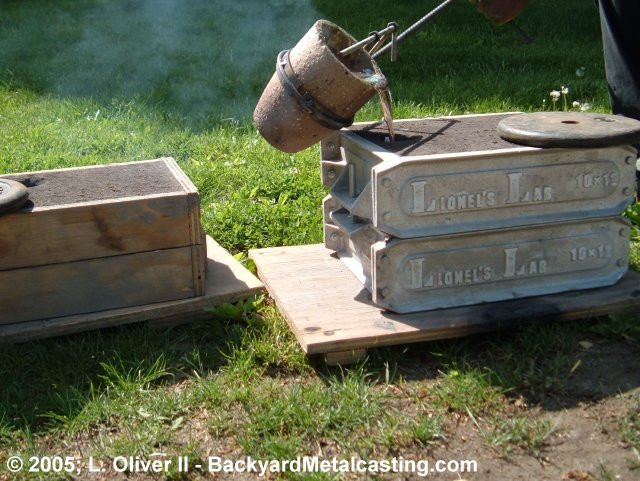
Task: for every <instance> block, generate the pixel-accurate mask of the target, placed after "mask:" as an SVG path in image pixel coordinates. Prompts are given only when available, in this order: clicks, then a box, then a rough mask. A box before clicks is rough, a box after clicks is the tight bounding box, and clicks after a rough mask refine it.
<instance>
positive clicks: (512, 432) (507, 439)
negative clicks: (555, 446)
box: [484, 416, 556, 460]
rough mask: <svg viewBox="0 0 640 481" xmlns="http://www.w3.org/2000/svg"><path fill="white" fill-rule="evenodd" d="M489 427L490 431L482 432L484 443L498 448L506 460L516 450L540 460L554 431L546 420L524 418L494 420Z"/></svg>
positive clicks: (551, 424)
mask: <svg viewBox="0 0 640 481" xmlns="http://www.w3.org/2000/svg"><path fill="white" fill-rule="evenodd" d="M490 425H491V427H490V429H489V430H487V431H485V432H484V437H485V441H486V442H487V443H488V444H489V445H491V446H495V447H498V448H500V450H501V453H502V455H503V456H504V457H506V458H509V457H510V456H511V455H512V454H513V453H514V450H515V449H518V450H522V451H524V452H526V453H528V454H530V455H532V456H534V457H535V458H537V459H539V460H540V459H542V457H543V450H544V448H545V447H547V446H548V444H549V438H550V437H551V436H552V435H553V433H554V432H555V431H556V427H555V426H554V425H553V423H551V422H550V421H548V420H546V419H529V418H526V417H524V416H516V417H512V418H508V419H501V418H495V419H493V420H492V422H491V423H490Z"/></svg>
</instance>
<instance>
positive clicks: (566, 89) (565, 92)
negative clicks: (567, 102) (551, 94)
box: [560, 85, 569, 95]
mask: <svg viewBox="0 0 640 481" xmlns="http://www.w3.org/2000/svg"><path fill="white" fill-rule="evenodd" d="M560 91H561V92H562V95H567V94H568V93H569V87H565V86H564V85H563V86H562V88H561V89H560Z"/></svg>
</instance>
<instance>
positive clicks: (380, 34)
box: [339, 22, 398, 55]
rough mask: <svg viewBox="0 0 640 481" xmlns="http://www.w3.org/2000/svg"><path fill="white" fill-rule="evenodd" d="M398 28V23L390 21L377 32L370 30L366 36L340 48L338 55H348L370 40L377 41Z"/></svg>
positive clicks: (367, 43)
mask: <svg viewBox="0 0 640 481" xmlns="http://www.w3.org/2000/svg"><path fill="white" fill-rule="evenodd" d="M397 28H398V25H397V24H395V23H393V22H391V23H390V24H389V25H388V26H387V28H384V29H382V30H380V31H379V32H371V33H370V34H369V36H368V37H367V38H363V39H362V40H360V41H359V42H356V43H354V44H353V45H350V46H349V47H347V48H345V49H342V50H340V52H339V54H340V55H349V54H350V53H353V52H355V51H357V50H359V49H361V48H364V47H365V46H366V45H369V44H370V43H371V42H377V41H378V40H380V38H382V37H384V36H385V35H387V34H388V33H392V32H394V31H395V30H396V29H397Z"/></svg>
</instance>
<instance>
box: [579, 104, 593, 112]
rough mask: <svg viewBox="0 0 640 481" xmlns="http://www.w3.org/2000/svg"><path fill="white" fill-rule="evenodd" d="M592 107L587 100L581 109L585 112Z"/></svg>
mask: <svg viewBox="0 0 640 481" xmlns="http://www.w3.org/2000/svg"><path fill="white" fill-rule="evenodd" d="M590 108H591V105H589V104H588V103H587V102H585V103H583V104H582V105H581V106H580V110H582V111H583V112H584V111H585V110H589V109H590Z"/></svg>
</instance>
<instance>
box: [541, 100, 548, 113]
mask: <svg viewBox="0 0 640 481" xmlns="http://www.w3.org/2000/svg"><path fill="white" fill-rule="evenodd" d="M545 110H547V99H542V111H543V112H544V111H545Z"/></svg>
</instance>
